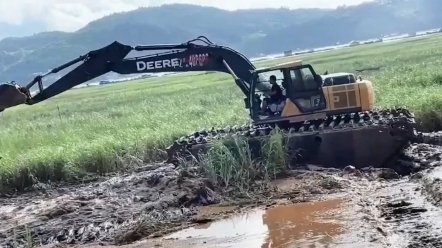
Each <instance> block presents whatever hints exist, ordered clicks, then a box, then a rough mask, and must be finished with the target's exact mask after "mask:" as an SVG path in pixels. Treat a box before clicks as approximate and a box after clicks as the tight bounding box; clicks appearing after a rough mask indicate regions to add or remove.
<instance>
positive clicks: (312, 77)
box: [250, 60, 327, 123]
mask: <svg viewBox="0 0 442 248" xmlns="http://www.w3.org/2000/svg"><path fill="white" fill-rule="evenodd" d="M271 75H274V76H275V77H276V81H277V83H278V85H279V86H280V87H281V88H282V89H283V94H284V97H283V98H282V99H281V100H280V101H277V102H272V104H269V105H268V107H267V108H266V109H261V107H262V105H261V104H262V102H263V101H264V100H265V99H268V98H269V93H270V91H271V84H270V82H269V77H270V76H271ZM322 84H323V80H322V78H321V76H319V75H318V74H316V72H315V70H314V69H313V67H312V66H311V65H309V64H306V65H303V64H302V61H299V60H298V61H292V62H288V63H283V64H278V65H275V66H270V67H266V68H260V69H256V70H255V71H254V77H253V79H252V82H251V87H250V88H251V90H250V94H251V98H255V101H252V105H255V106H251V109H252V110H251V112H252V113H251V115H252V118H253V119H254V120H255V121H257V122H260V120H261V121H265V122H266V123H267V122H272V121H273V120H274V121H275V122H279V121H281V118H283V119H287V120H290V119H293V117H296V118H298V119H299V117H300V116H304V119H312V118H316V117H314V116H311V115H310V114H313V113H315V112H318V111H324V110H325V109H326V108H327V101H326V98H325V95H324V91H323V89H322ZM258 105H261V106H258Z"/></svg>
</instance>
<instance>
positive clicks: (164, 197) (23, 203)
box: [0, 165, 347, 247]
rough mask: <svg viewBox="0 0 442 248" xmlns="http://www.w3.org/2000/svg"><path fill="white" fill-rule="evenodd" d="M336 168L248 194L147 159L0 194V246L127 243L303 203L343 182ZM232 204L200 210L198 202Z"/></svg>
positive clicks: (297, 176)
mask: <svg viewBox="0 0 442 248" xmlns="http://www.w3.org/2000/svg"><path fill="white" fill-rule="evenodd" d="M336 173H337V172H334V171H328V172H320V171H314V170H308V169H299V170H297V171H293V172H292V173H291V175H290V176H291V179H290V180H291V181H290V184H289V185H290V187H285V188H284V187H282V186H281V188H279V187H278V185H284V183H283V182H284V181H282V182H280V181H276V182H275V183H274V184H273V185H271V186H272V187H266V188H262V189H261V188H260V187H261V186H260V185H262V184H260V183H257V184H256V187H257V188H256V190H255V192H252V191H250V192H247V193H243V192H239V191H238V190H235V189H229V188H227V189H226V188H218V187H216V186H215V185H214V184H213V182H211V181H210V180H209V179H207V178H204V177H202V176H201V174H199V171H198V168H186V169H185V170H184V169H180V168H176V167H175V166H172V165H150V166H145V167H143V168H139V169H137V170H136V171H134V172H132V173H128V174H124V175H115V176H113V177H110V178H105V179H101V180H98V181H94V182H89V183H85V184H82V185H73V186H60V185H41V189H39V190H37V191H32V192H28V193H24V194H18V195H7V194H4V195H3V196H2V197H0V206H1V207H0V247H29V246H30V245H29V244H38V245H46V244H51V243H64V244H69V245H81V244H90V243H101V244H102V245H109V244H129V243H132V242H135V241H138V240H141V239H145V238H155V237H158V236H162V235H164V234H167V233H170V232H173V231H176V230H180V229H183V228H185V227H188V226H193V225H196V224H201V223H207V222H210V221H213V220H216V219H219V218H224V217H226V215H229V214H231V213H232V212H236V211H238V210H239V209H243V208H248V207H250V206H256V205H272V204H276V203H283V202H288V203H292V202H302V201H309V200H310V199H312V198H314V197H315V195H321V194H333V193H336V192H340V191H342V190H343V189H345V188H346V187H344V184H346V183H347V182H346V181H344V180H341V181H338V180H337V179H336V178H338V176H337V174H336ZM213 204H217V206H219V207H226V206H235V207H233V208H230V209H227V210H226V209H225V208H223V211H213V209H212V210H211V212H210V211H209V212H207V211H208V210H207V209H206V210H204V208H203V209H201V207H202V206H208V205H213Z"/></svg>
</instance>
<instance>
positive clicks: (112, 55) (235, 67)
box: [0, 36, 255, 111]
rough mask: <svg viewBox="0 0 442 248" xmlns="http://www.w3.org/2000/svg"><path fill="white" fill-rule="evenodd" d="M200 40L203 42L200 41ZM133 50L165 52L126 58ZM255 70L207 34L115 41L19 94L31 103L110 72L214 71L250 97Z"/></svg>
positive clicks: (237, 54) (241, 56) (33, 81)
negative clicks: (161, 41)
mask: <svg viewBox="0 0 442 248" xmlns="http://www.w3.org/2000/svg"><path fill="white" fill-rule="evenodd" d="M198 41H199V43H202V44H198V43H197V42H198ZM132 51H137V52H142V51H162V52H160V53H155V54H149V55H144V56H140V57H134V58H126V57H127V56H128V55H129V53H130V52H132ZM78 63H80V64H79V65H78V66H77V67H76V68H75V69H73V70H71V71H70V72H68V73H67V74H65V75H64V76H62V77H61V78H60V79H58V80H57V81H55V82H54V83H52V84H51V85H49V86H48V87H46V88H44V87H43V79H44V78H45V77H47V76H48V75H50V74H54V73H58V72H60V71H62V70H64V69H66V68H68V67H70V66H73V65H75V64H78ZM254 70H255V66H254V65H253V64H252V63H251V62H250V61H249V60H248V59H247V58H246V57H245V56H244V55H242V54H241V53H239V52H237V51H235V50H233V49H231V48H229V47H224V46H219V45H215V44H213V43H212V42H210V41H209V40H208V39H207V38H206V37H204V36H200V37H198V38H197V39H194V40H191V41H188V42H186V43H182V44H176V45H174V44H172V45H148V46H135V47H132V46H128V45H124V44H121V43H119V42H117V41H115V42H113V43H111V44H110V45H108V46H106V47H103V48H100V49H98V50H94V51H90V52H88V53H87V54H85V55H82V56H80V57H79V58H77V59H74V60H72V61H70V62H68V63H66V64H64V65H61V66H59V67H57V68H54V69H52V70H51V71H49V72H48V73H46V74H43V75H39V76H37V77H35V78H34V80H32V81H31V82H30V83H29V84H28V85H26V86H25V87H21V88H20V94H24V95H26V101H25V102H23V103H26V104H28V105H32V104H36V103H39V102H41V101H44V100H46V99H49V98H51V97H54V96H56V95H58V94H61V93H63V92H65V91H67V90H69V89H71V88H73V87H74V86H77V85H80V84H82V83H85V82H87V81H90V80H92V79H94V78H96V77H99V76H101V75H104V74H106V73H108V72H115V73H118V74H141V73H160V72H197V71H215V72H224V73H228V74H230V75H232V77H233V78H234V80H235V83H236V84H237V85H238V87H239V88H240V89H241V91H242V92H243V93H244V95H245V96H246V98H247V97H249V92H250V87H249V83H250V80H251V77H252V75H253V71H254ZM36 84H37V85H38V88H39V92H38V93H37V94H36V95H34V96H31V94H30V89H31V87H33V86H34V85H36ZM9 88H10V87H9ZM3 97H5V96H3V95H2V94H1V90H0V102H1V99H2V98H3ZM3 102H4V101H3ZM5 105H7V104H5ZM11 105H12V106H15V105H18V104H16V103H14V104H11ZM12 106H10V107H12ZM7 107H9V106H4V107H3V109H5V108H7ZM0 111H2V106H0Z"/></svg>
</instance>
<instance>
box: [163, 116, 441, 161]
mask: <svg viewBox="0 0 442 248" xmlns="http://www.w3.org/2000/svg"><path fill="white" fill-rule="evenodd" d="M414 125H415V121H414V115H413V114H412V113H410V112H409V111H408V110H407V109H403V108H398V109H386V110H379V111H372V112H370V111H367V112H360V113H355V114H347V115H336V116H329V117H327V118H326V119H324V120H322V121H312V122H310V123H307V122H306V123H304V124H302V123H294V124H293V125H292V126H290V127H287V128H286V129H280V131H282V132H283V133H285V135H286V136H287V137H289V139H292V137H304V138H303V139H305V141H303V140H302V139H301V138H296V139H298V141H296V144H295V145H294V146H296V147H298V146H299V147H303V146H305V144H307V143H308V142H310V141H309V138H306V137H310V136H311V137H313V136H314V137H315V140H316V141H317V140H319V139H317V137H318V136H321V139H320V140H322V143H321V146H322V147H325V146H326V145H324V143H327V142H330V141H327V140H329V139H333V141H334V144H335V145H330V146H334V147H339V146H345V145H343V144H350V143H352V142H355V144H356V143H358V144H359V143H364V142H366V141H365V140H370V139H373V138H372V137H369V136H373V137H374V136H376V137H377V138H376V139H380V140H376V142H379V144H382V142H387V141H385V140H390V141H391V140H393V138H392V135H394V136H395V138H394V139H395V140H400V141H401V142H403V144H405V143H406V142H407V141H411V140H413V139H414V140H419V139H420V140H426V141H427V142H433V143H437V142H439V143H440V144H442V133H440V134H437V135H436V134H434V135H433V136H428V135H427V136H425V135H422V134H421V135H420V136H419V137H420V138H417V137H416V135H415V131H414ZM368 130H371V131H368ZM274 132H276V130H275V129H274V128H272V127H270V126H266V125H260V126H254V125H252V124H244V125H235V126H226V127H224V128H219V127H212V128H210V129H208V130H206V129H202V130H200V131H198V132H194V133H193V134H191V135H188V136H184V137H181V138H180V139H178V140H177V141H175V142H174V144H173V145H172V146H170V147H168V148H167V149H166V150H167V153H168V155H169V160H168V161H176V159H177V158H178V157H183V156H184V154H188V153H189V152H190V154H193V155H194V157H198V156H196V154H194V152H195V151H207V150H208V149H209V148H210V143H211V142H213V141H214V140H222V139H225V138H227V137H245V138H247V139H256V138H260V140H261V137H263V138H265V137H268V136H269V135H272V133H274ZM380 132H383V133H384V136H379V135H378V134H377V133H380ZM329 137H330V138H329ZM332 137H333V138H332ZM360 137H361V138H360ZM359 138H360V140H358V139H359ZM382 139H385V140H382ZM390 141H388V142H390ZM373 142H374V141H373ZM388 142H387V143H388ZM391 142H393V141H391ZM366 143H367V142H366ZM368 143H370V142H368ZM439 143H438V144H439ZM327 144H328V143H327ZM392 144H393V143H392ZM394 144H396V143H394ZM316 146H317V145H316ZM357 146H359V145H357ZM373 146H374V145H373ZM392 146H394V145H392ZM402 146H403V145H402ZM332 148H333V147H332ZM323 149H326V148H323ZM348 149H350V150H352V151H353V153H355V154H356V153H358V152H361V151H356V149H359V148H352V146H349V148H348ZM360 149H361V150H364V149H368V150H367V151H370V149H376V148H375V147H365V148H364V147H361V148H360ZM391 149H393V148H391ZM330 150H333V149H330ZM323 153H324V154H323V155H322V156H325V157H327V156H329V155H327V154H325V153H326V151H325V150H324V151H323ZM330 156H331V155H330ZM335 156H339V154H337V155H335ZM354 156H356V157H357V156H359V155H357V154H356V155H354ZM360 157H363V155H360ZM381 157H382V156H381ZM330 160H332V159H330ZM368 160H369V159H368ZM347 165H348V164H346V165H345V166H347Z"/></svg>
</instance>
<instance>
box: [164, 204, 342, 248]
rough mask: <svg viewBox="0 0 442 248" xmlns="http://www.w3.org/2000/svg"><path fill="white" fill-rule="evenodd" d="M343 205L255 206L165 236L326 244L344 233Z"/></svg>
mask: <svg viewBox="0 0 442 248" xmlns="http://www.w3.org/2000/svg"><path fill="white" fill-rule="evenodd" d="M344 206H345V201H344V200H343V199H335V200H328V201H323V202H315V203H299V204H293V205H285V206H277V207H274V208H269V209H267V210H264V209H256V210H254V211H251V212H248V213H246V214H243V215H238V216H234V217H231V218H229V219H226V220H222V221H217V222H213V223H209V224H205V225H200V226H198V227H194V228H189V229H186V230H182V231H180V232H177V233H174V234H172V235H169V236H168V237H165V239H179V240H180V239H186V240H189V241H191V240H192V239H195V240H197V239H198V240H204V244H205V245H204V247H211V244H212V245H215V244H216V245H217V246H222V247H251V248H252V247H261V248H270V247H271V248H286V247H287V248H288V247H306V246H311V247H315V246H312V245H318V247H323V246H324V245H327V244H332V243H333V242H334V239H335V238H337V237H338V236H339V235H341V234H344V233H345V230H346V229H345V227H344V221H343V219H341V215H343V214H344V211H343V207H344Z"/></svg>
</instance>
